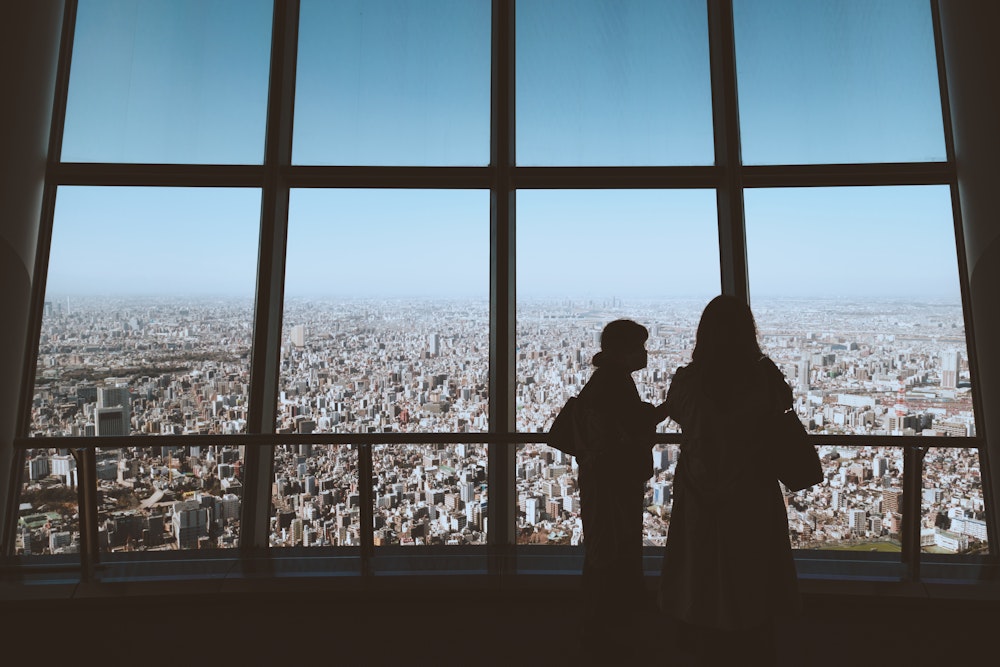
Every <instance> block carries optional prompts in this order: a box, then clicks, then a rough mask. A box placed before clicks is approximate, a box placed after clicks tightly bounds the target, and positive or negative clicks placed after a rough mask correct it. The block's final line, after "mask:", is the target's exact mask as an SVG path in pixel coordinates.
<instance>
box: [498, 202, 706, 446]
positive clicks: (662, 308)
mask: <svg viewBox="0 0 1000 667" xmlns="http://www.w3.org/2000/svg"><path fill="white" fill-rule="evenodd" d="M718 239H719V237H718V227H717V223H716V213H715V193H714V192H712V191H709V190H704V191H702V190H697V191H683V190H668V191H662V190H656V191H654V190H602V191H597V190H591V191H559V190H546V191H521V192H519V193H518V200H517V359H516V364H517V378H516V379H517V389H516V391H517V395H516V400H517V404H516V408H517V430H518V431H528V432H535V433H540V432H544V431H547V430H548V427H549V425H550V424H551V422H552V419H554V418H555V415H556V413H557V412H558V410H559V408H561V407H562V405H563V403H564V402H565V401H566V399H567V398H568V397H569V396H575V395H576V394H577V393H578V392H579V391H580V389H582V388H583V385H584V384H586V381H587V379H588V378H589V377H590V371H591V363H590V362H591V359H592V358H593V356H594V354H596V353H597V351H598V350H599V349H600V335H601V329H602V328H603V327H604V325H606V324H607V323H608V322H610V321H612V320H615V319H618V318H629V319H633V320H636V321H637V322H639V323H640V324H642V325H644V326H646V327H647V328H648V329H649V333H650V337H649V340H648V341H647V342H646V349H647V350H649V365H648V366H647V367H646V368H645V369H643V370H641V371H637V372H636V373H634V374H633V376H632V377H633V379H635V381H636V384H637V386H638V387H639V391H640V395H642V396H643V399H644V400H647V401H651V402H653V403H660V402H662V401H663V400H664V398H665V397H666V391H667V384H668V380H669V378H670V376H671V375H672V374H673V372H674V370H676V369H677V367H678V366H680V365H683V364H685V363H687V362H688V361H690V350H691V349H692V347H693V346H694V332H695V329H696V328H697V324H698V318H699V317H700V316H701V310H702V309H703V308H704V307H705V303H706V301H707V300H708V298H710V297H711V296H713V295H715V294H717V293H718V291H719V241H718ZM668 427H669V425H668V424H662V425H661V427H660V428H661V430H667V429H668Z"/></svg>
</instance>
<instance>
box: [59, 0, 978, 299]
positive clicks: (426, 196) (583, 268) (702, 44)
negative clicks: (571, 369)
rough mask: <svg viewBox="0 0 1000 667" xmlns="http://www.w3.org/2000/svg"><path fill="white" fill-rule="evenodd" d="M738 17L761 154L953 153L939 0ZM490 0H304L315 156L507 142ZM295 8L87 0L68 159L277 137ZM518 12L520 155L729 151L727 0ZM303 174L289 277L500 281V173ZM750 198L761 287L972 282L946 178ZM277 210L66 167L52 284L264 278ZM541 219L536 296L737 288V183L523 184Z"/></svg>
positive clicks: (527, 275) (476, 150)
mask: <svg viewBox="0 0 1000 667" xmlns="http://www.w3.org/2000/svg"><path fill="white" fill-rule="evenodd" d="M734 18H735V29H736V42H737V43H736V46H737V61H738V62H737V65H738V75H739V87H740V89H739V100H740V111H741V122H742V125H741V135H742V140H743V155H744V160H745V162H747V163H748V164H781V163H802V162H810V161H816V162H866V161H918V160H939V159H943V158H944V141H943V133H942V125H941V111H940V100H939V99H938V88H937V80H936V69H935V65H934V49H933V39H932V33H931V23H930V10H929V6H928V3H925V2H913V1H912V0H893V1H886V0H881V1H878V2H875V1H872V0H857V1H846V0H843V1H840V2H836V3H829V2H823V1H820V0H794V1H792V0H785V1H782V2H779V1H777V0H735V1H734ZM489 21H490V7H489V2H487V1H486V0H447V1H444V0H442V1H440V2H434V3H427V2H419V1H418V0H412V1H411V0H397V1H395V2H376V1H374V0H351V1H347V0H344V1H341V2H336V3H332V2H321V1H319V0H303V2H302V21H301V26H300V51H299V64H298V81H297V94H296V116H295V125H294V137H293V139H294V148H293V161H294V162H295V163H297V164H348V165H349V164H387V165H414V164H429V165H484V164H486V163H487V162H488V159H489V95H490V86H489V71H490V62H489V58H490V49H489V29H490V24H489ZM270 22H271V7H270V3H269V2H266V1H264V0H213V1H212V2H203V1H195V0H183V1H182V0H175V1H173V2H170V3H163V2H152V1H136V0H129V1H120V0H114V1H112V0H99V1H98V0H81V2H80V10H79V16H78V29H77V37H76V43H75V47H74V55H73V57H74V61H73V69H72V72H71V79H70V91H69V101H68V109H67V125H66V136H65V142H64V150H63V159H64V160H67V161H123V162H167V163H183V162H194V163H241V164H260V162H261V160H262V159H263V138H264V123H265V104H266V97H267V80H268V52H269V45H270V44H269V42H270V32H271V26H270ZM516 28H517V35H518V38H517V51H516V73H517V84H516V93H517V97H516V100H517V102H516V109H515V111H516V119H517V120H516V122H517V155H518V162H519V163H520V164H525V165H624V164H634V165H657V164H663V165H706V164H711V163H712V162H713V149H712V131H711V96H710V92H711V91H710V85H709V79H708V73H709V63H708V44H707V21H706V16H705V4H704V2H703V1H701V0H684V1H680V2H671V3H665V2H658V1H656V0H650V1H649V2H625V1H622V0H572V1H570V0H563V1H561V2H560V1H554V0H553V1H548V2H528V1H527V0H522V2H520V3H519V4H518V15H517V24H516ZM291 201H292V208H291V218H290V224H289V265H290V268H289V272H288V276H287V286H288V290H287V293H288V294H290V295H294V294H298V293H301V294H302V295H306V294H311V295H319V294H318V293H317V290H323V289H326V288H325V287H324V286H326V285H331V286H333V287H331V288H330V289H331V290H333V292H334V293H337V294H339V293H341V292H342V291H343V290H345V289H349V291H350V292H351V293H352V294H358V295H362V294H366V295H367V294H369V293H370V294H371V295H384V296H413V295H416V294H417V293H418V292H423V293H425V294H426V296H469V295H472V296H475V295H478V294H482V295H483V296H484V297H485V296H486V286H487V280H488V274H487V271H488V257H489V247H488V245H489V236H488V234H489V197H488V193H485V192H468V191H464V192H456V191H450V190H449V191H431V192H413V191H410V192H406V191H392V192H381V193H380V192H378V191H341V192H330V191H325V192H324V191H301V192H293V193H292V200H291ZM746 211H747V234H748V258H749V264H750V279H751V289H752V292H753V293H754V294H755V295H765V294H766V295H772V294H773V295H777V294H778V293H781V292H783V291H784V292H789V291H791V292H795V293H796V295H798V294H802V295H810V294H815V295H817V296H835V295H854V294H868V293H871V290H873V289H874V290H882V291H884V292H885V294H884V295H885V296H911V295H922V294H927V295H930V294H932V293H933V294H942V293H943V294H944V296H948V295H953V296H954V297H955V298H956V299H957V298H958V282H957V280H958V278H957V266H956V263H955V250H954V248H955V243H954V235H953V226H952V225H953V223H952V217H951V208H950V199H949V195H948V191H947V188H944V187H923V188H918V187H908V188H867V189H866V188H850V189H843V190H838V191H828V190H816V189H782V190H773V191H760V190H748V191H747V193H746ZM259 218H260V194H259V192H257V191H254V190H238V189H231V190H217V191H208V190H198V189H176V190H163V189H160V190H156V189H147V188H133V189H129V188H61V189H60V192H59V196H58V201H57V210H56V218H55V223H54V232H53V245H52V254H51V260H50V273H49V278H48V288H49V291H50V293H59V292H76V293H80V292H93V291H102V290H109V289H114V290H121V291H126V292H133V293H147V292H152V293H171V294H182V295H187V294H192V295H194V294H227V295H238V294H250V295H252V293H253V282H254V267H255V265H256V261H257V238H258V234H259V232H258V226H259ZM517 230H518V248H517V270H518V273H519V281H518V290H519V294H521V295H522V296H529V295H537V296H560V295H566V296H619V297H622V298H628V297H642V298H658V297H665V298H669V297H671V296H685V295H710V294H712V293H715V292H717V291H718V290H719V287H720V286H719V273H718V266H719V262H718V233H717V229H716V226H715V197H714V193H713V192H712V191H707V190H706V191H661V192H651V191H590V192H567V191H522V192H520V193H518V203H517ZM362 248H363V249H364V250H365V252H364V253H359V252H358V249H362ZM369 252H375V253H376V257H379V258H382V257H385V258H388V257H391V258H393V260H392V261H391V262H390V261H386V262H376V264H377V266H372V264H373V262H371V261H369V257H370V255H369V254H368V253H369ZM95 256H98V257H103V258H107V259H108V263H107V264H106V265H103V266H102V270H101V271H95V270H94V264H93V261H92V259H93V257H95ZM107 271H111V272H112V273H114V274H116V275H119V276H129V278H128V279H127V280H117V281H116V280H112V281H109V280H107V275H106V273H107ZM416 275H419V276H420V278H419V279H418V280H414V276H416ZM354 276H365V277H364V279H358V280H354V279H353V277H354ZM456 276H457V277H459V278H458V279H456ZM900 276H904V277H905V278H902V279H901V278H900ZM897 292H899V294H897Z"/></svg>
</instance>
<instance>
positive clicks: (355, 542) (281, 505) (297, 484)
mask: <svg viewBox="0 0 1000 667" xmlns="http://www.w3.org/2000/svg"><path fill="white" fill-rule="evenodd" d="M358 472H359V471H358V450H357V448H355V447H351V446H349V445H280V446H278V447H276V448H275V451H274V486H273V493H272V496H271V501H272V502H271V524H270V545H271V546H272V547H297V546H302V547H357V546H360V545H361V493H360V488H359V478H358Z"/></svg>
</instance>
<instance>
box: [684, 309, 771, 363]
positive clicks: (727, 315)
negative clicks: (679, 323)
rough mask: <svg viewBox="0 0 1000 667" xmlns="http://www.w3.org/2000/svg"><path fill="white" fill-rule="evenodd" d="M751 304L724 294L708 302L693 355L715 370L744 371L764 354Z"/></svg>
mask: <svg viewBox="0 0 1000 667" xmlns="http://www.w3.org/2000/svg"><path fill="white" fill-rule="evenodd" d="M763 354H764V353H763V352H761V350H760V344H759V343H758V342H757V323H756V322H755V321H754V319H753V313H752V312H751V311H750V306H748V305H747V304H746V303H745V302H743V301H741V300H740V299H737V298H736V297H733V296H727V295H725V294H720V295H719V296H717V297H715V298H714V299H712V300H711V301H709V302H708V305H707V306H705V310H704V311H703V312H702V314H701V321H700V322H699V323H698V334H697V337H696V339H695V345H694V352H693V353H692V355H691V358H692V360H693V361H694V362H696V363H697V364H698V366H700V367H702V368H704V369H705V370H707V371H708V372H709V373H711V374H715V373H721V372H724V371H726V370H727V369H728V370H729V371H730V372H732V371H740V370H743V369H745V368H747V367H749V366H750V365H751V364H753V363H755V362H756V361H757V360H759V359H760V358H761V357H762V356H763Z"/></svg>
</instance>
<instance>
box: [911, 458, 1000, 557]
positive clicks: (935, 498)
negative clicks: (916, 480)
mask: <svg viewBox="0 0 1000 667" xmlns="http://www.w3.org/2000/svg"><path fill="white" fill-rule="evenodd" d="M920 508H921V517H922V521H921V524H920V549H921V551H924V552H926V553H937V554H942V553H944V554H954V553H960V554H979V555H985V554H988V553H989V543H988V542H987V531H986V505H985V502H984V500H983V471H982V468H980V466H979V450H976V449H952V448H944V447H929V448H928V449H927V453H926V454H925V455H924V476H923V489H922V490H921V498H920Z"/></svg>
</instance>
